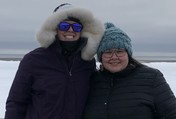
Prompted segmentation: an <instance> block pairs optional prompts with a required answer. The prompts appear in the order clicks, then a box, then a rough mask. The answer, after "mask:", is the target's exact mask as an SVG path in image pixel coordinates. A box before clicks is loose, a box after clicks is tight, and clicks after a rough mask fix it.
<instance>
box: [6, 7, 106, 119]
mask: <svg viewBox="0 0 176 119" xmlns="http://www.w3.org/2000/svg"><path fill="white" fill-rule="evenodd" d="M71 18H72V19H74V20H75V19H76V20H77V21H79V22H80V23H81V24H82V25H83V29H82V31H81V33H80V37H81V39H79V40H80V42H79V43H80V44H79V45H78V46H79V48H78V49H77V51H75V52H73V53H71V54H68V53H69V52H63V51H62V50H61V46H59V45H60V43H58V42H57V41H58V40H56V39H55V36H56V35H57V29H58V28H57V26H58V24H59V23H60V22H62V21H64V20H69V19H70V20H71ZM103 33H104V25H103V24H102V23H101V21H100V20H98V19H97V18H95V17H94V15H93V14H92V12H91V11H89V10H87V9H84V8H79V7H75V6H72V5H70V4H62V5H60V6H59V7H57V9H56V10H55V11H54V13H52V14H51V15H50V16H49V17H48V18H47V19H46V20H45V21H44V22H43V24H42V25H41V27H40V28H39V29H38V31H37V32H36V39H37V41H38V42H39V43H40V46H41V48H38V49H36V50H34V51H32V52H30V53H29V54H27V55H25V57H24V58H23V60H22V61H21V63H20V65H19V68H18V71H17V74H16V76H15V79H14V82H13V85H12V87H11V90H10V93H9V96H8V99H7V103H6V113H5V119H81V118H82V112H83V109H84V106H85V102H86V98H87V95H88V90H89V77H90V75H91V74H92V72H93V71H94V69H95V59H94V58H93V57H94V55H95V53H96V50H97V47H98V44H99V42H100V40H101V37H102V35H103Z"/></svg>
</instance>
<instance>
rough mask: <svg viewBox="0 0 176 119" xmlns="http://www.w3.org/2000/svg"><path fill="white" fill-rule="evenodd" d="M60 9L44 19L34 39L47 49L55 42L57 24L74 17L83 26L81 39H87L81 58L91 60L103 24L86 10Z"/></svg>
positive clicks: (68, 6) (70, 7)
mask: <svg viewBox="0 0 176 119" xmlns="http://www.w3.org/2000/svg"><path fill="white" fill-rule="evenodd" d="M61 8H62V9H60V8H59V10H57V11H56V12H54V13H53V14H52V15H50V16H49V17H48V18H47V19H46V21H45V22H44V23H43V25H42V26H41V28H40V29H39V30H38V31H37V33H36V39H37V40H38V42H39V43H40V45H41V47H45V48H47V47H49V46H50V45H51V44H52V43H53V42H54V40H55V35H56V29H57V25H58V23H60V22H61V21H63V20H65V19H67V18H68V17H74V18H76V19H79V20H80V22H81V23H82V24H83V26H84V28H83V30H82V32H81V37H86V38H88V41H87V44H86V46H85V47H84V48H83V49H82V54H81V57H82V59H84V60H91V59H92V58H93V57H94V55H95V53H96V51H97V48H98V45H99V42H100V40H101V38H102V36H103V33H104V31H105V28H104V24H103V23H102V22H101V21H100V20H98V19H97V18H95V17H94V16H93V14H92V13H91V12H90V11H89V10H87V9H83V8H77V7H74V6H72V5H65V6H63V7H61Z"/></svg>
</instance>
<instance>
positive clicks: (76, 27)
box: [58, 22, 83, 32]
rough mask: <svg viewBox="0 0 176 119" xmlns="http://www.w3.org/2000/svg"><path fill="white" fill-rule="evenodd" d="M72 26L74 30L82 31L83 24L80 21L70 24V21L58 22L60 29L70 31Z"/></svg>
mask: <svg viewBox="0 0 176 119" xmlns="http://www.w3.org/2000/svg"><path fill="white" fill-rule="evenodd" d="M70 27H72V29H73V31H74V32H81V30H82V29H83V26H82V25H81V24H79V23H73V24H70V23H68V22H60V23H59V24H58V29H59V30H61V31H68V30H69V28H70Z"/></svg>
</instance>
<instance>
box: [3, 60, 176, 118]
mask: <svg viewBox="0 0 176 119" xmlns="http://www.w3.org/2000/svg"><path fill="white" fill-rule="evenodd" d="M145 64H146V65H148V66H151V67H154V68H157V69H159V70H160V71H161V72H162V73H163V74H164V77H165V78H166V80H167V82H168V83H169V85H170V87H171V89H172V91H173V92H174V94H175V95H176V62H151V63H145ZM18 65H19V61H0V118H3V117H4V114H5V102H6V99H7V96H8V92H9V89H10V86H11V84H12V81H13V78H14V76H15V73H16V71H17V68H18Z"/></svg>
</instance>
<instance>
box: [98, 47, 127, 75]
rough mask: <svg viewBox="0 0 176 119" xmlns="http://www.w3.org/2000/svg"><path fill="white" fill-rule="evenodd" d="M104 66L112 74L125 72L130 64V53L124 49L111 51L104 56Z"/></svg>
mask: <svg viewBox="0 0 176 119" xmlns="http://www.w3.org/2000/svg"><path fill="white" fill-rule="evenodd" d="M101 58H102V65H103V67H104V68H105V69H107V70H109V71H110V72H112V73H115V72H120V71H122V70H124V69H125V68H126V67H127V65H128V62H129V58H128V53H127V52H126V50H124V49H111V50H107V51H105V52H104V53H103V54H102V57H101Z"/></svg>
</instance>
